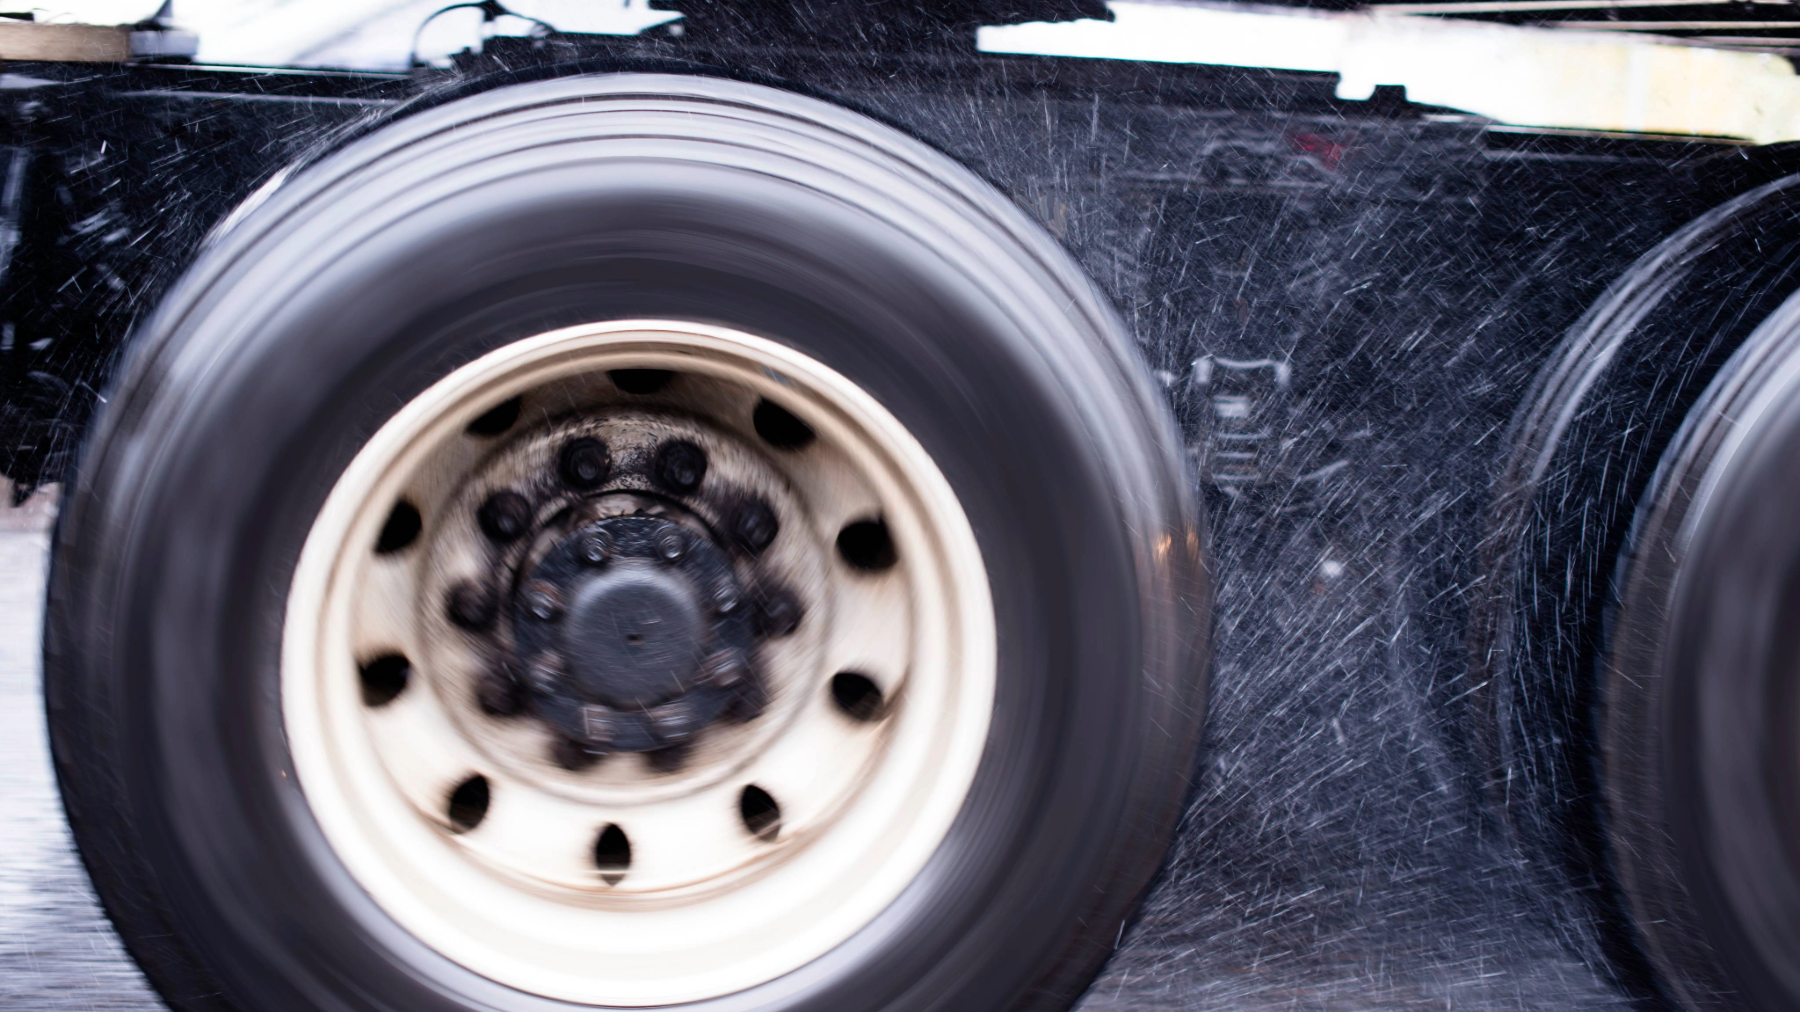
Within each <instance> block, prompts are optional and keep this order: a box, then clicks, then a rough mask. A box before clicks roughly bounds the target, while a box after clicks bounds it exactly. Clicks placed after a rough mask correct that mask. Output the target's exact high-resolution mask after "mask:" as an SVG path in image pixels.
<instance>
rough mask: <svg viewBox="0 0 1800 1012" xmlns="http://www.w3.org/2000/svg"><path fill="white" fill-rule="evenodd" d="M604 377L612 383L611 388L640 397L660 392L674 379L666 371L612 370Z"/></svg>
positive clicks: (673, 376) (670, 373)
mask: <svg viewBox="0 0 1800 1012" xmlns="http://www.w3.org/2000/svg"><path fill="white" fill-rule="evenodd" d="M606 375H607V378H609V379H611V380H612V381H613V386H616V387H618V388H619V389H620V390H623V391H624V392H625V393H628V394H637V395H638V396H640V397H641V396H644V395H645V394H654V393H659V392H661V391H662V388H663V387H666V386H668V385H669V381H670V380H672V379H674V378H675V374H674V373H672V372H670V371H669V370H667V369H614V370H612V371H610V372H608V373H607V374H606Z"/></svg>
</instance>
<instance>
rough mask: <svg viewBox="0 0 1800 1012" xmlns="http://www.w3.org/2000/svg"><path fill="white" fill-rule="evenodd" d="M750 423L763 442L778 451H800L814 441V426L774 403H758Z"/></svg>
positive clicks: (765, 401)
mask: <svg viewBox="0 0 1800 1012" xmlns="http://www.w3.org/2000/svg"><path fill="white" fill-rule="evenodd" d="M750 421H751V423H752V424H753V425H754V426H755V427H756V434H757V435H759V436H761V437H762V440H763V442H765V443H768V444H769V445H770V446H773V447H776V448H778V449H782V450H798V449H800V448H801V447H803V446H805V445H806V444H808V443H810V442H812V441H813V435H814V434H813V430H812V426H810V425H808V424H806V423H805V422H803V421H801V420H800V419H798V418H796V417H794V413H793V412H791V411H789V410H788V409H786V408H784V407H782V406H781V405H779V404H776V403H775V402H774V401H770V400H763V401H758V402H757V403H756V410H755V411H753V412H751V414H750Z"/></svg>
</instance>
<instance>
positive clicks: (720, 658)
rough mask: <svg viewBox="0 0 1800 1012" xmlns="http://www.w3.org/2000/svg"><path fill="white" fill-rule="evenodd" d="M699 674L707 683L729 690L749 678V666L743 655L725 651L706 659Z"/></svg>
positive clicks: (733, 651)
mask: <svg viewBox="0 0 1800 1012" xmlns="http://www.w3.org/2000/svg"><path fill="white" fill-rule="evenodd" d="M700 673H701V675H702V676H703V677H704V678H705V679H706V680H707V681H708V682H709V683H711V684H713V685H717V686H719V687H721V688H726V689H729V688H731V687H732V686H734V685H737V684H739V683H740V682H742V681H743V680H744V679H745V678H747V677H749V675H750V665H749V663H748V662H746V661H745V660H744V655H743V654H741V653H738V652H737V651H735V650H726V651H720V652H719V653H716V654H713V655H712V656H711V657H708V658H707V659H706V663H705V664H703V665H702V666H701V668H700Z"/></svg>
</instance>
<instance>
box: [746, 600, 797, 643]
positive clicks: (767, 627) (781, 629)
mask: <svg viewBox="0 0 1800 1012" xmlns="http://www.w3.org/2000/svg"><path fill="white" fill-rule="evenodd" d="M799 627H800V602H799V601H798V600H796V599H795V598H794V595H793V594H790V593H789V592H787V591H785V590H771V591H765V592H764V593H763V594H762V596H761V598H760V600H758V601H757V608H756V631H757V632H758V633H761V634H762V635H764V636H772V637H780V636H786V635H787V634H788V633H791V632H793V631H794V630H795V629H798V628H799Z"/></svg>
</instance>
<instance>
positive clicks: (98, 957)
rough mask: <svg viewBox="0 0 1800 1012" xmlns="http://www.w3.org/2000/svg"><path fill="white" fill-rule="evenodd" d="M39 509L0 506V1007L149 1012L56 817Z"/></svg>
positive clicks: (139, 980)
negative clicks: (43, 675)
mask: <svg viewBox="0 0 1800 1012" xmlns="http://www.w3.org/2000/svg"><path fill="white" fill-rule="evenodd" d="M48 517H49V512H48V510H47V509H43V508H42V507H40V508H38V509H35V510H8V509H3V508H0V1009H6V1010H7V1012H38V1010H69V1012H74V1010H78V1009H79V1010H83V1012H89V1010H92V1012H115V1010H125V1009H130V1010H145V1012H160V1010H162V1009H163V1004H162V1002H160V1001H159V1000H157V998H156V996H155V994H154V993H153V992H152V991H151V990H150V988H149V986H148V985H146V984H145V983H144V978H143V977H142V975H140V974H139V973H138V970H137V967H136V966H135V965H134V964H133V963H132V962H131V960H130V959H129V958H127V957H126V955H125V950H124V949H123V948H122V947H121V946H120V945H119V939H118V936H117V935H116V934H114V933H113V929H112V925H111V924H109V923H107V920H106V915H105V914H103V913H101V911H100V905H99V903H98V902H97V901H96V900H95V899H94V893H93V890H92V888H90V887H89V885H88V877H87V872H86V871H85V870H83V869H82V867H81V860H80V859H79V858H78V857H77V856H76V855H75V848H74V845H73V844H72V843H71V842H70V839H69V830H68V826H67V824H65V823H64V821H63V812H62V802H61V800H60V799H59V798H58V797H57V794H56V782H55V779H54V777H53V776H52V775H51V772H50V748H49V744H48V742H47V740H46V737H45V730H44V699H43V692H42V689H41V686H40V683H39V665H40V659H39V654H38V642H39V629H40V623H41V620H42V617H43V597H44V566H45V560H46V551H47V549H48V546H49V534H48V532H47V530H45V529H44V528H45V527H46V525H47V522H48Z"/></svg>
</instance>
